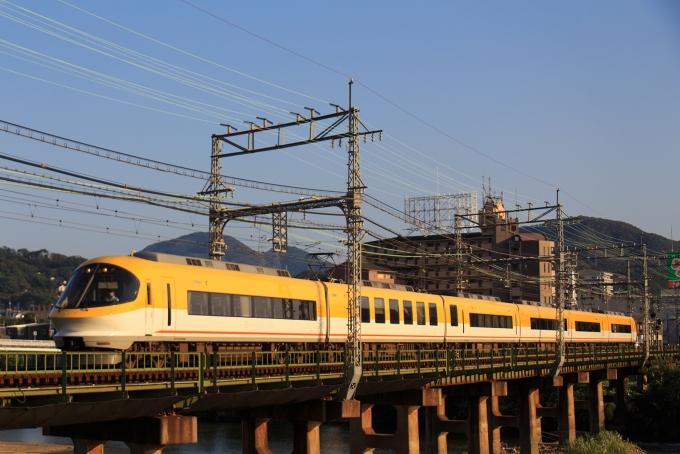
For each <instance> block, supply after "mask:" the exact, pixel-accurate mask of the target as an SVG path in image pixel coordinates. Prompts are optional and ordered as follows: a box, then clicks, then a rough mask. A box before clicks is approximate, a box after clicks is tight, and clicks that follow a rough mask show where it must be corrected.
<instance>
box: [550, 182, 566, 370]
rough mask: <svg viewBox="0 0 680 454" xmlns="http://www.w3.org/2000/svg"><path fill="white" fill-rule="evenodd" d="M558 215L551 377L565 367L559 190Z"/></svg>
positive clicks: (562, 222)
mask: <svg viewBox="0 0 680 454" xmlns="http://www.w3.org/2000/svg"><path fill="white" fill-rule="evenodd" d="M556 205H557V214H556V216H555V217H556V218H557V219H556V220H555V261H556V262H557V263H556V265H557V266H556V267H555V268H556V270H555V297H556V299H557V301H556V310H557V329H556V331H555V333H556V338H557V339H556V341H557V346H556V349H555V366H553V369H552V371H551V375H552V376H553V377H556V376H557V375H559V374H560V372H561V371H562V366H563V365H564V356H565V351H564V293H565V288H564V287H565V285H564V284H565V281H566V278H567V276H566V269H565V266H564V265H565V263H564V221H563V220H562V205H560V190H559V188H558V189H557V203H556Z"/></svg>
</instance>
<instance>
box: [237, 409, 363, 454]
mask: <svg viewBox="0 0 680 454" xmlns="http://www.w3.org/2000/svg"><path fill="white" fill-rule="evenodd" d="M360 406H361V404H360V402H359V401H356V400H345V401H332V400H312V401H307V402H301V403H298V404H290V405H280V406H271V407H258V408H253V409H250V410H245V411H242V412H239V416H240V417H241V421H242V426H241V427H242V432H241V433H242V435H241V439H242V452H243V453H244V454H271V450H270V449H269V438H268V429H267V424H268V422H269V420H271V419H282V420H287V421H291V422H292V423H293V454H321V438H320V436H319V428H320V427H321V424H322V423H324V422H332V421H342V420H347V419H352V418H358V417H359V414H360V412H359V410H360Z"/></svg>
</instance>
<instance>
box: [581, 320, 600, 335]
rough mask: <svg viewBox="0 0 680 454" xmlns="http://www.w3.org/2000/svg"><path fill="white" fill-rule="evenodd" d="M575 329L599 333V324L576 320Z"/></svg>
mask: <svg viewBox="0 0 680 454" xmlns="http://www.w3.org/2000/svg"><path fill="white" fill-rule="evenodd" d="M576 331H586V332H589V333H599V332H600V324H599V323H593V322H576Z"/></svg>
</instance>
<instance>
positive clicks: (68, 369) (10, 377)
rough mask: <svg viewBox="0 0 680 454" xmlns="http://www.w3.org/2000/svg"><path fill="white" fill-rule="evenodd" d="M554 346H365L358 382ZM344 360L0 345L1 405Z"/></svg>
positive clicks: (447, 369)
mask: <svg viewBox="0 0 680 454" xmlns="http://www.w3.org/2000/svg"><path fill="white" fill-rule="evenodd" d="M641 355H642V351H641V349H639V348H635V347H632V346H630V347H624V346H607V345H602V346H590V347H585V346H584V347H570V348H568V349H567V360H566V362H565V365H564V369H563V370H564V372H565V373H566V372H576V371H588V370H596V369H602V368H620V367H634V366H635V365H637V364H638V363H639V361H640V358H641ZM679 356H680V349H679V348H678V346H659V347H657V348H653V349H652V350H651V355H650V362H651V363H655V362H661V361H665V362H668V361H674V360H676V359H677V358H678V357H679ZM554 362H555V352H554V351H551V350H541V349H538V348H510V349H497V350H454V349H447V350H378V351H373V350H366V351H364V356H363V375H362V382H364V383H367V382H376V381H385V382H388V381H394V380H414V379H418V380H422V379H431V382H432V383H437V384H457V383H470V382H474V381H482V380H501V379H512V378H520V377H526V376H535V375H546V374H548V373H549V371H550V368H551V367H552V365H553V364H554ZM347 370H348V365H347V363H346V359H345V357H344V352H342V351H288V352H256V351H252V352H219V353H218V352H215V353H201V352H182V353H125V352H113V353H112V352H110V351H107V352H58V351H54V350H50V351H47V352H46V351H40V350H36V349H33V350H28V349H27V350H25V351H11V352H3V351H0V398H2V405H3V406H5V407H6V406H17V405H24V404H22V403H21V402H22V401H24V400H26V401H27V402H28V400H30V401H34V400H35V403H36V405H40V402H51V401H55V402H63V401H69V402H71V401H73V402H84V401H96V400H98V399H102V400H107V399H115V398H128V397H129V396H130V394H134V395H136V396H148V397H154V396H180V397H181V396H193V395H197V396H200V395H202V394H210V393H235V392H242V391H252V390H262V391H265V390H276V389H285V388H304V387H314V386H322V385H323V386H338V387H339V386H341V385H342V384H343V383H345V379H346V377H347Z"/></svg>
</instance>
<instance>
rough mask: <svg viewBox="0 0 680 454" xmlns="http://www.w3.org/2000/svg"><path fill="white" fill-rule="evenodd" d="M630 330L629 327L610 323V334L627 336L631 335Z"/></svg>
mask: <svg viewBox="0 0 680 454" xmlns="http://www.w3.org/2000/svg"><path fill="white" fill-rule="evenodd" d="M631 332H632V331H631V328H630V325H618V324H614V323H612V333H619V334H624V333H626V334H629V333H631Z"/></svg>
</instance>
